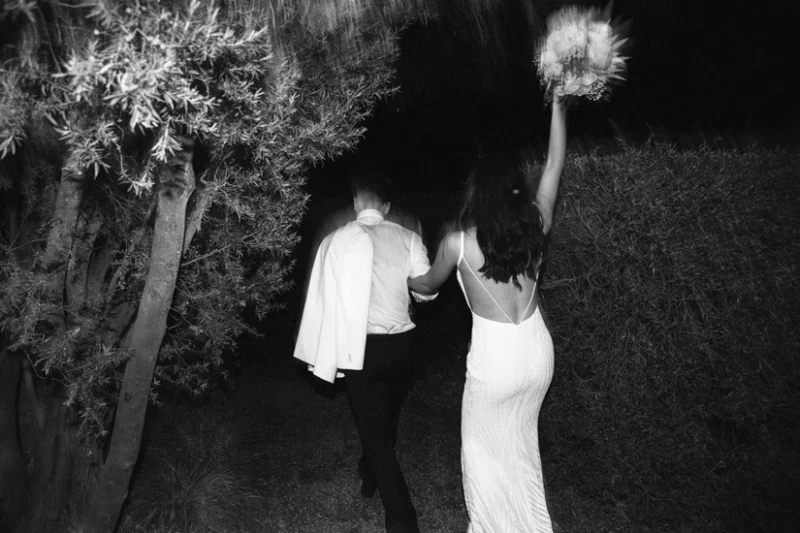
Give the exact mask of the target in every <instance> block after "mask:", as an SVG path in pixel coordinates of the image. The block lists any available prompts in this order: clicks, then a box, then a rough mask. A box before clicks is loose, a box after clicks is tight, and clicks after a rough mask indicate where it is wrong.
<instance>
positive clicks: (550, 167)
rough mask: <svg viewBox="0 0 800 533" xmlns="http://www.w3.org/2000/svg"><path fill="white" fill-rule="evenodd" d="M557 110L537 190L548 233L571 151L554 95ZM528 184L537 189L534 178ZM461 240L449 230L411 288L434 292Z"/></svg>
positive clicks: (451, 264) (410, 283) (454, 261)
mask: <svg viewBox="0 0 800 533" xmlns="http://www.w3.org/2000/svg"><path fill="white" fill-rule="evenodd" d="M552 107H553V111H552V116H551V119H550V143H549V145H548V148H547V162H546V163H545V166H544V171H543V172H542V178H541V179H540V180H539V188H538V189H537V191H536V203H537V204H538V206H539V210H540V211H541V213H542V227H543V229H544V233H545V234H547V232H548V231H550V226H551V225H552V223H553V208H554V207H555V204H556V196H557V194H558V185H559V183H560V181H561V172H562V171H563V170H564V159H565V157H566V152H567V125H566V112H565V109H564V104H563V102H562V99H561V98H559V97H558V96H555V95H554V96H553V104H552ZM528 186H529V187H530V188H531V189H533V187H534V183H533V179H530V181H529V182H528ZM459 247H460V241H459V236H458V233H456V232H449V233H448V234H447V235H446V236H445V237H444V239H442V242H441V243H439V249H438V250H437V251H436V258H435V260H434V262H433V266H432V267H431V269H430V270H429V271H428V272H427V273H426V274H424V275H422V276H417V277H414V278H409V279H408V287H409V288H410V289H411V290H412V291H414V292H416V293H418V294H434V293H436V291H438V290H439V287H440V286H441V285H442V283H444V282H445V281H446V280H447V278H448V277H449V276H450V273H451V272H453V269H454V268H455V267H456V264H457V263H458V254H459Z"/></svg>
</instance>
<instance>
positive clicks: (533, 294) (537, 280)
mask: <svg viewBox="0 0 800 533" xmlns="http://www.w3.org/2000/svg"><path fill="white" fill-rule="evenodd" d="M536 274H537V279H534V280H533V290H531V299H530V300H528V305H526V306H525V310H524V311H523V312H522V316H523V317H524V316H525V315H527V314H528V309H530V308H531V304H532V303H533V297H534V296H535V295H536V284H537V283H539V279H538V274H539V273H538V272H537V273H536Z"/></svg>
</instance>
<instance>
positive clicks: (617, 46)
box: [538, 6, 628, 100]
mask: <svg viewBox="0 0 800 533" xmlns="http://www.w3.org/2000/svg"><path fill="white" fill-rule="evenodd" d="M607 18H608V17H604V16H603V15H601V13H600V11H599V10H598V9H595V8H588V9H578V8H577V7H575V6H567V7H565V8H562V9H561V10H559V11H557V12H556V13H554V14H553V15H551V16H550V17H549V18H548V21H547V28H548V32H547V35H546V37H545V38H544V39H543V41H542V42H541V44H540V45H539V47H540V48H539V54H538V56H539V57H538V67H539V76H540V78H541V80H542V84H543V85H545V86H546V87H547V89H548V93H547V94H548V97H550V96H551V94H550V93H551V92H555V93H556V94H558V95H572V96H585V97H587V98H590V99H592V100H598V99H600V98H602V97H604V96H607V95H608V94H609V92H610V87H609V82H610V80H624V77H623V73H624V70H625V60H626V59H628V58H627V57H622V56H621V55H620V51H621V49H622V46H623V45H624V44H625V42H626V41H627V39H623V38H621V37H620V35H619V32H618V31H615V29H614V28H613V27H612V26H611V24H610V22H609V20H607Z"/></svg>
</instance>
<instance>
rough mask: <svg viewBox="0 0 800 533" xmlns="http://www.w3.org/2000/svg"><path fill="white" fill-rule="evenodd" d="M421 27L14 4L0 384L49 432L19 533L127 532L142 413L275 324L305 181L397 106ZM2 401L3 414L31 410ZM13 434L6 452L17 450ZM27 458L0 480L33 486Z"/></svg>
mask: <svg viewBox="0 0 800 533" xmlns="http://www.w3.org/2000/svg"><path fill="white" fill-rule="evenodd" d="M422 12H424V9H423V8H421V7H420V6H418V5H415V3H414V2H412V1H400V0H396V1H387V2H375V3H370V2H366V1H343V0H330V1H314V0H296V1H288V0H287V1H282V0H273V1H271V2H270V1H266V0H265V1H262V2H258V1H255V0H253V1H252V2H240V3H230V4H226V5H225V6H223V5H221V4H220V5H217V4H216V3H211V2H209V3H206V2H199V1H197V0H192V1H191V2H182V1H174V2H167V1H161V2H159V1H157V0H136V1H134V2H124V3H121V2H120V3H114V2H111V1H108V0H105V1H104V0H92V1H89V2H81V3H78V2H75V3H74V4H65V3H63V2H60V3H56V2H49V1H41V2H35V1H19V2H16V3H11V2H10V3H7V4H6V5H5V6H4V8H3V12H2V17H3V20H2V24H3V25H4V27H14V28H17V29H16V30H15V31H14V32H13V34H11V35H7V36H6V37H4V39H7V40H6V42H4V44H5V45H6V46H4V48H3V52H2V53H3V60H4V62H3V66H2V78H1V79H0V80H1V83H0V87H2V92H0V158H1V160H0V192H1V193H2V198H3V204H4V216H3V220H2V226H1V227H2V240H0V283H2V285H0V328H2V335H3V337H2V354H0V366H1V367H2V368H3V369H4V372H3V375H4V379H7V380H8V381H9V383H11V381H12V380H13V381H15V383H13V389H14V390H16V388H17V387H16V381H17V380H21V381H22V382H23V387H22V388H23V389H24V390H27V391H28V392H29V393H31V394H29V398H32V400H31V402H32V409H33V411H34V412H37V413H40V415H41V416H39V417H38V418H36V419H37V420H38V421H39V423H38V424H37V426H38V427H37V428H36V435H37V437H36V439H35V441H36V445H35V448H36V451H35V453H34V456H35V459H34V460H33V462H32V464H33V473H32V475H31V476H30V478H29V479H25V480H24V482H23V483H21V484H18V485H14V484H13V483H12V482H10V481H9V482H8V483H7V485H4V484H5V483H6V482H5V481H4V484H0V497H3V501H4V502H10V503H8V505H6V508H7V510H6V511H5V512H4V514H5V515H6V518H5V520H6V521H7V522H8V523H7V524H6V525H7V526H8V527H9V529H11V528H13V527H16V528H17V530H19V531H43V532H46V531H63V530H64V529H65V520H68V521H70V522H71V523H72V524H73V525H82V526H83V530H84V531H92V532H98V533H99V532H105V533H110V532H111V531H113V529H114V527H115V524H116V522H117V519H118V516H119V512H120V509H121V507H122V505H123V503H124V501H125V498H126V495H127V491H128V486H129V483H130V479H131V474H132V470H133V467H134V465H135V463H136V460H137V457H138V454H139V448H140V442H141V436H142V431H143V426H144V420H145V412H146V407H147V404H148V401H150V400H153V399H154V396H155V394H156V391H157V390H158V385H159V384H160V383H168V384H171V385H172V386H175V387H179V388H182V389H185V390H190V391H198V390H202V389H203V388H205V387H207V385H208V380H209V376H212V375H214V374H215V373H218V372H222V371H223V370H222V367H223V358H224V356H225V354H226V353H228V352H229V351H230V350H232V349H233V348H234V346H235V342H236V338H237V337H238V336H239V335H240V334H241V333H243V332H244V331H246V330H247V329H248V326H247V323H246V322H245V321H244V319H243V318H242V312H243V310H244V309H245V308H248V307H252V308H254V309H255V311H256V313H257V314H258V315H259V316H263V315H265V314H266V313H268V312H269V311H270V310H272V309H274V308H275V307H276V306H277V305H279V298H278V297H279V295H280V294H281V293H282V292H284V291H285V290H287V288H289V286H290V284H291V282H292V281H291V277H290V272H291V267H292V262H291V251H292V249H293V247H294V245H295V244H296V243H297V240H298V236H297V233H296V231H295V228H296V226H297V224H298V223H299V222H300V220H301V218H302V216H303V213H304V209H305V205H306V202H307V199H308V198H307V195H306V193H305V192H304V189H303V186H304V184H305V180H306V177H305V176H306V174H305V172H306V170H307V169H308V167H309V165H313V164H315V163H317V162H320V161H322V160H324V159H325V158H330V157H334V156H336V155H337V154H340V153H341V152H343V151H345V150H349V149H351V148H353V147H354V146H355V145H356V143H357V142H358V140H359V138H360V136H361V135H362V134H363V126H362V123H363V118H364V117H365V116H366V115H368V114H369V112H370V110H371V109H372V107H373V106H374V104H375V103H376V101H377V100H378V99H380V98H382V97H384V96H386V95H388V94H389V93H391V92H392V91H393V90H394V88H393V87H392V85H391V77H392V74H393V70H392V64H393V61H394V60H395V58H396V56H397V54H398V48H397V39H396V38H397V30H398V27H399V25H400V24H402V22H403V21H404V20H407V16H408V15H410V14H417V15H418V14H420V13H422ZM5 369H8V370H9V371H8V372H5ZM20 369H24V370H25V372H21V370H20ZM26 375H28V376H33V377H34V378H35V379H34V380H33V382H34V385H33V386H31V385H30V381H31V380H25V379H23V378H24V377H25V376H26ZM6 376H8V377H6ZM20 376H22V378H21V377H20ZM26 383H27V386H26ZM0 399H2V400H3V402H4V404H3V405H0V413H5V414H8V413H10V412H13V411H14V410H15V409H16V408H17V407H19V405H20V403H19V402H18V401H17V399H16V397H15V395H14V394H11V393H9V394H4V395H3V396H2V397H0ZM8 418H9V417H8V416H5V417H0V428H5V427H10V426H9V425H8V424H5V423H3V422H4V420H6V419H8ZM12 433H13V432H9V431H5V432H3V429H0V441H3V439H4V438H6V442H8V443H11V444H13V446H12V447H14V448H16V447H17V446H16V442H15V441H16V440H17V439H16V436H15V435H13V434H12ZM20 457H21V454H19V453H16V454H14V455H13V456H8V457H5V456H3V457H0V468H2V467H3V464H6V465H8V466H9V468H16V471H21V470H20V468H19V462H20ZM15 479H17V478H15ZM13 494H18V495H25V494H29V495H30V501H29V502H28V505H27V506H25V505H24V501H22V500H23V499H22V498H17V499H16V500H14V498H10V497H5V496H8V495H13ZM12 500H14V501H12ZM15 506H16V508H15V510H14V509H11V508H12V507H15ZM16 511H18V512H16ZM9 517H11V518H9ZM65 517H66V519H65ZM0 520H3V517H2V516H0ZM0 523H2V522H0Z"/></svg>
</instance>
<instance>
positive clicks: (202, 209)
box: [183, 187, 213, 255]
mask: <svg viewBox="0 0 800 533" xmlns="http://www.w3.org/2000/svg"><path fill="white" fill-rule="evenodd" d="M192 196H193V198H192V200H193V201H194V202H193V203H194V207H193V209H192V211H191V213H190V214H189V216H188V217H187V222H186V233H185V234H184V237H183V255H186V250H188V249H189V245H190V244H192V239H194V236H195V234H196V233H197V230H199V229H200V224H201V223H202V221H203V217H204V216H205V214H206V211H208V208H209V207H211V203H212V201H213V197H212V194H211V191H210V190H209V188H208V187H201V188H198V189H196V190H195V192H194V194H193V195H192Z"/></svg>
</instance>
